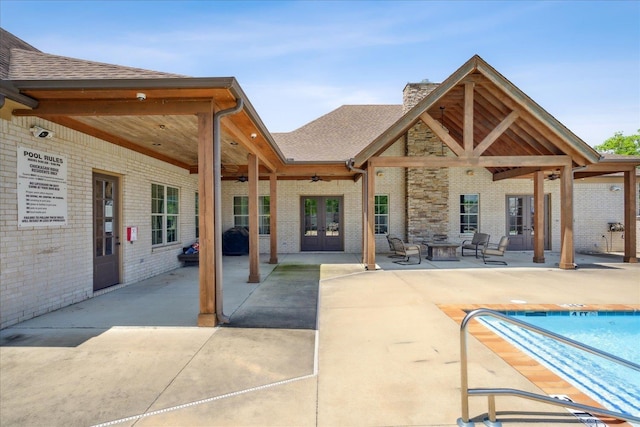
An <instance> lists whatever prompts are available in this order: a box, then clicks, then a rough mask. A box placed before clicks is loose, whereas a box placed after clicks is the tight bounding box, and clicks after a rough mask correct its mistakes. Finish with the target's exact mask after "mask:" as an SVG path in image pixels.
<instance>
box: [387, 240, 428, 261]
mask: <svg viewBox="0 0 640 427" xmlns="http://www.w3.org/2000/svg"><path fill="white" fill-rule="evenodd" d="M387 240H388V241H389V247H390V248H391V251H392V255H391V257H395V258H402V259H400V260H398V261H393V262H395V263H396V264H402V265H409V264H420V263H421V262H422V249H421V248H420V245H413V244H409V243H405V242H403V241H402V240H400V238H398V237H393V236H387ZM414 255H417V256H418V262H413V263H410V262H409V258H411V257H412V256H414Z"/></svg>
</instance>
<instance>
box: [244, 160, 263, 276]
mask: <svg viewBox="0 0 640 427" xmlns="http://www.w3.org/2000/svg"><path fill="white" fill-rule="evenodd" d="M248 160H249V166H248V168H249V170H248V178H249V182H248V183H249V279H248V280H247V282H249V283H260V239H259V227H258V180H259V179H260V178H259V175H258V156H256V155H255V154H251V153H249V154H248Z"/></svg>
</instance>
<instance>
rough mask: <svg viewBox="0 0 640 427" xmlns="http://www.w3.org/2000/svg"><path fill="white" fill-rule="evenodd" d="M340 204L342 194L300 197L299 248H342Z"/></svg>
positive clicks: (335, 249)
mask: <svg viewBox="0 0 640 427" xmlns="http://www.w3.org/2000/svg"><path fill="white" fill-rule="evenodd" d="M342 205H343V203H342V196H303V197H302V198H301V201H300V206H301V213H300V217H301V245H300V246H301V247H300V250H302V251H342V250H344V230H343V217H344V215H343V212H342V210H343V209H342Z"/></svg>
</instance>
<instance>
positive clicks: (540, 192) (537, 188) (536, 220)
mask: <svg viewBox="0 0 640 427" xmlns="http://www.w3.org/2000/svg"><path fill="white" fill-rule="evenodd" d="M533 205H534V208H533V209H534V210H533V215H534V217H533V232H534V235H533V238H534V240H533V262H534V263H544V232H545V229H544V214H545V212H544V172H543V171H537V172H535V173H534V174H533Z"/></svg>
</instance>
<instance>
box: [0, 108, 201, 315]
mask: <svg viewBox="0 0 640 427" xmlns="http://www.w3.org/2000/svg"><path fill="white" fill-rule="evenodd" d="M34 124H37V125H39V126H42V127H44V128H47V129H50V130H52V131H54V132H55V137H54V138H52V139H39V138H34V137H33V135H32V134H31V133H30V132H29V128H30V127H31V126H32V125H34ZM0 135H1V136H0V138H1V141H2V145H1V147H0V166H1V169H0V174H1V177H2V182H1V184H0V202H1V205H0V206H1V207H0V293H1V296H0V308H1V310H0V328H4V327H7V326H9V325H12V324H15V323H17V322H20V321H23V320H26V319H29V318H32V317H34V316H37V315H40V314H43V313H46V312H49V311H52V310H55V309H57V308H60V307H64V306H67V305H69V304H73V303H75V302H78V301H82V300H84V299H87V298H90V297H92V296H93V257H92V252H93V249H92V247H93V243H92V242H93V240H92V239H93V237H92V236H93V225H92V223H93V220H92V217H93V212H92V174H93V172H94V171H96V172H101V173H106V174H111V175H116V176H118V177H119V178H120V192H121V194H120V200H121V217H120V230H118V231H119V234H120V236H121V239H120V240H121V242H122V245H121V246H120V250H121V260H122V262H121V283H122V284H130V283H133V282H136V281H139V280H142V279H145V278H148V277H151V276H154V275H157V274H159V273H162V272H166V271H168V270H171V269H174V268H177V267H178V266H179V263H178V261H177V258H176V255H177V254H178V253H179V252H180V250H181V248H182V245H183V243H184V244H186V243H190V242H191V241H193V240H195V215H194V211H195V207H194V203H195V192H196V190H197V175H190V174H189V172H188V171H186V170H183V169H180V168H177V167H175V166H172V165H168V164H166V163H163V162H160V161H158V160H155V159H152V158H150V157H147V156H144V155H142V154H139V153H136V152H133V151H130V150H127V149H125V148H122V147H119V146H115V145H112V144H109V143H106V142H104V141H101V140H99V139H96V138H93V137H90V136H87V135H84V134H81V133H78V132H76V131H73V130H70V129H67V128H64V127H62V126H59V125H56V124H54V123H50V122H47V121H45V120H40V119H33V118H17V117H14V118H12V120H11V121H7V120H0ZM18 147H27V148H32V149H37V150H42V151H45V152H48V153H52V154H59V155H62V156H64V157H66V158H67V162H68V172H67V184H68V189H67V199H68V224H67V225H66V226H55V227H30V228H20V229H18V222H17V213H18V212H17V211H18V209H17V172H16V165H17V149H18ZM152 182H155V183H159V184H165V185H170V186H173V187H177V188H179V190H180V210H181V212H180V224H179V233H180V242H179V243H178V244H175V245H171V246H167V247H162V248H152V246H151V237H150V236H151V218H150V207H151V183H152ZM127 226H138V239H139V240H138V241H137V242H135V243H133V244H131V243H127V242H126V241H125V240H126V233H125V227H127Z"/></svg>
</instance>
